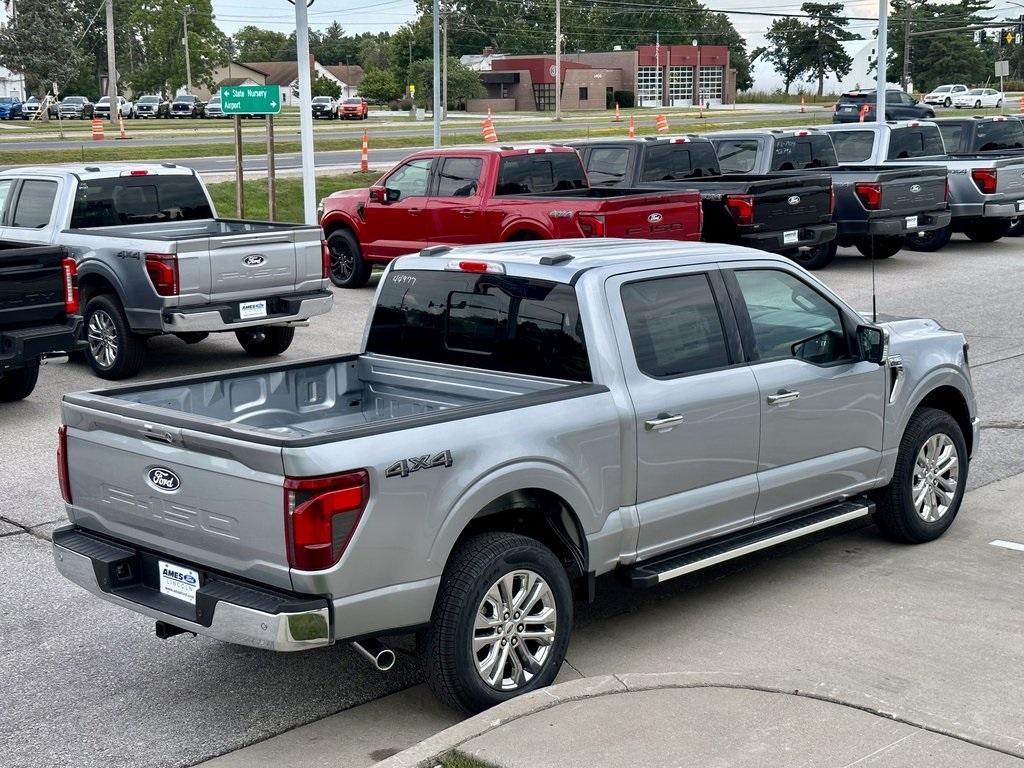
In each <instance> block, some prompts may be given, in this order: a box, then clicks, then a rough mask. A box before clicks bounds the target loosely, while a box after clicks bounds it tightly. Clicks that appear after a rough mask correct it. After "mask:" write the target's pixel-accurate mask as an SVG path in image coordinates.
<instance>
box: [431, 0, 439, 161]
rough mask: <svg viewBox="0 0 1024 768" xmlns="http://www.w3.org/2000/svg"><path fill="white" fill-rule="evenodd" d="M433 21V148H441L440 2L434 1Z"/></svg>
mask: <svg viewBox="0 0 1024 768" xmlns="http://www.w3.org/2000/svg"><path fill="white" fill-rule="evenodd" d="M433 11H434V19H433V27H434V28H433V33H434V35H433V50H434V80H433V88H432V90H433V93H432V94H431V96H432V97H433V99H432V100H433V112H434V114H433V118H434V146H435V147H440V146H441V60H440V57H439V56H438V55H437V54H438V52H439V51H440V50H441V8H440V0H434V8H433Z"/></svg>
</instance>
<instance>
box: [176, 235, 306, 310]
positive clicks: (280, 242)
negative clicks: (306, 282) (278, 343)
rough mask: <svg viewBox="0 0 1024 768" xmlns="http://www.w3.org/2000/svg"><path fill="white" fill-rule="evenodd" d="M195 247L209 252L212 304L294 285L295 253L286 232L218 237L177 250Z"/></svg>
mask: <svg viewBox="0 0 1024 768" xmlns="http://www.w3.org/2000/svg"><path fill="white" fill-rule="evenodd" d="M196 247H198V248H206V249H208V250H209V252H210V291H209V293H210V297H211V298H212V299H213V300H214V301H218V300H227V301H231V300H234V299H248V298H258V297H259V296H261V295H264V294H265V293H266V292H267V291H268V290H274V291H276V292H279V291H280V289H282V288H285V289H287V288H292V287H293V286H294V285H295V283H296V282H297V281H296V274H297V263H296V259H297V253H296V247H295V241H294V239H293V237H292V235H291V233H289V232H256V233H252V234H249V233H245V234H231V235H219V236H215V237H211V238H210V239H209V240H208V241H206V242H205V243H204V242H203V241H198V242H195V243H192V242H185V243H179V245H178V251H179V253H181V251H182V249H185V248H188V249H191V248H196Z"/></svg>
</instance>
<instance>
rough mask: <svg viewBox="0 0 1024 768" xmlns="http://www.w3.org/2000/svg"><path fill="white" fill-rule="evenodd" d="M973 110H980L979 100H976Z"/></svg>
mask: <svg viewBox="0 0 1024 768" xmlns="http://www.w3.org/2000/svg"><path fill="white" fill-rule="evenodd" d="M974 108H975V109H981V99H978V100H977V101H976V102H974Z"/></svg>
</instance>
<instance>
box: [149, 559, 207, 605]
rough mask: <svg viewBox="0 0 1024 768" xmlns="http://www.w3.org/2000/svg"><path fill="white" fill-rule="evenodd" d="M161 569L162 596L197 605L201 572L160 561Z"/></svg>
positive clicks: (159, 566)
mask: <svg viewBox="0 0 1024 768" xmlns="http://www.w3.org/2000/svg"><path fill="white" fill-rule="evenodd" d="M157 567H158V568H159V569H160V592H161V594H164V595H168V596H170V597H174V598H177V599H178V600H184V601H185V602H186V603H192V605H195V604H196V591H197V590H198V589H199V571H193V570H192V569H191V568H185V567H184V566H181V565H176V564H174V563H169V562H167V561H166V560H158V561H157Z"/></svg>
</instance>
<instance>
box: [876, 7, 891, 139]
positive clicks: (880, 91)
mask: <svg viewBox="0 0 1024 768" xmlns="http://www.w3.org/2000/svg"><path fill="white" fill-rule="evenodd" d="M888 52H889V0H878V44H877V45H876V47H875V54H876V55H875V71H876V72H877V73H878V78H877V80H876V81H875V120H876V121H877V122H879V123H884V122H885V83H886V77H885V65H886V63H887V62H886V59H887V57H888Z"/></svg>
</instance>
